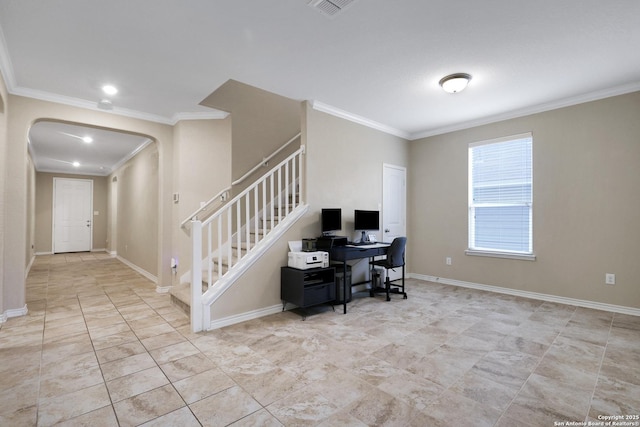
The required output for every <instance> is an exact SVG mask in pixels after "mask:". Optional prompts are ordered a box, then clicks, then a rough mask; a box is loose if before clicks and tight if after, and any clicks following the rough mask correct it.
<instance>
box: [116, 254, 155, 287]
mask: <svg viewBox="0 0 640 427" xmlns="http://www.w3.org/2000/svg"><path fill="white" fill-rule="evenodd" d="M116 259H117V260H118V261H120V262H121V263H123V264H125V265H127V266H129V267H131V268H132V269H133V270H135V271H137V272H138V273H140V274H142V275H143V276H144V277H146V278H147V279H149V280H151V281H152V282H153V283H155V284H158V278H157V277H156V276H154V275H153V274H151V273H149V272H148V271H146V270H143V269H142V268H140V267H138V266H137V265H135V264H134V263H132V262H130V261H127V260H126V259H124V258H122V257H121V256H118V255H116Z"/></svg>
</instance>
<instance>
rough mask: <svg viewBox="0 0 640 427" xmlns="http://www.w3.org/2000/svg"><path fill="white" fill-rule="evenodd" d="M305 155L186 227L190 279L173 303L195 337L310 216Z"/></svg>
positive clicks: (298, 153) (176, 292)
mask: <svg viewBox="0 0 640 427" xmlns="http://www.w3.org/2000/svg"><path fill="white" fill-rule="evenodd" d="M297 137H299V135H298V136H297ZM294 138H296V137H294ZM292 140H293V139H292ZM292 140H290V141H289V142H288V143H290V142H291V141H292ZM288 143H287V144H288ZM285 145H286V144H285ZM283 147H284V146H283ZM281 149H282V148H281ZM276 153H277V152H276ZM276 153H274V154H273V155H272V156H274V155H275V154H276ZM303 154H304V146H300V148H299V149H298V150H296V151H295V152H294V153H292V154H291V155H290V156H288V157H287V158H286V159H284V160H283V161H282V162H280V163H279V164H278V165H276V166H274V167H273V168H272V169H271V170H270V171H269V172H267V173H265V174H264V175H263V176H262V177H260V178H259V179H258V180H256V181H255V182H254V183H253V184H251V185H250V186H249V187H247V188H246V189H245V190H243V191H242V192H241V193H240V194H238V195H237V196H235V197H234V198H233V199H232V200H230V201H228V202H226V203H225V204H224V205H223V206H222V207H220V208H219V209H218V210H217V211H215V212H214V213H213V214H211V215H210V216H209V217H208V218H207V219H206V220H204V221H200V220H199V219H198V218H197V215H194V216H193V218H192V219H191V221H190V222H189V221H186V223H189V224H190V225H191V243H192V245H191V246H192V265H191V279H190V282H189V283H184V284H181V285H179V286H175V287H174V288H173V289H172V290H171V299H172V301H173V302H174V303H175V304H176V305H177V306H179V307H181V308H182V309H183V310H185V311H186V312H187V313H188V314H189V315H190V317H191V329H192V330H193V332H199V331H202V330H208V329H209V328H210V324H211V305H212V304H213V303H214V302H215V301H216V300H217V299H218V298H220V296H222V295H223V294H224V292H225V291H226V290H227V289H229V288H230V287H231V286H232V285H233V283H235V282H236V281H237V280H238V278H240V277H241V276H242V274H243V273H244V272H245V271H247V270H248V269H249V268H250V267H251V265H253V264H254V263H255V262H256V261H257V260H258V259H259V258H260V257H261V256H262V255H263V254H264V253H265V252H266V251H267V250H268V249H269V248H270V247H271V246H272V245H273V244H274V243H276V242H277V241H278V240H279V238H280V237H281V236H282V235H283V234H284V233H285V232H286V231H287V230H288V229H289V228H290V227H291V226H292V225H293V224H294V223H295V222H296V221H297V220H298V219H299V218H300V217H302V216H303V215H304V213H305V212H306V211H307V209H308V206H307V205H306V204H305V203H303V202H302V201H301V196H300V189H301V188H304V186H303V185H302V184H303V183H302V177H303V174H302V173H301V170H302V158H303ZM265 160H266V159H265ZM264 163H266V161H263V162H262V163H261V164H260V165H259V166H262V164H264ZM250 172H251V171H250ZM248 174H249V173H248ZM245 176H246V175H245ZM197 212H199V211H197ZM186 223H185V222H183V225H184V224H186ZM192 284H197V285H196V286H192Z"/></svg>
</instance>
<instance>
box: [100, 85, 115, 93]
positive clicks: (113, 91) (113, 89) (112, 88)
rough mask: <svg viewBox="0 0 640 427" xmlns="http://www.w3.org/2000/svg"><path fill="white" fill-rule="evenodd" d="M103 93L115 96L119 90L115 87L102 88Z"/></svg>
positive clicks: (105, 86)
mask: <svg viewBox="0 0 640 427" xmlns="http://www.w3.org/2000/svg"><path fill="white" fill-rule="evenodd" d="M102 91H103V92H104V93H106V94H107V95H115V94H116V93H118V89H117V88H116V87H115V86H113V85H104V86H102Z"/></svg>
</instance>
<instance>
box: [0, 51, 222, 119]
mask: <svg viewBox="0 0 640 427" xmlns="http://www.w3.org/2000/svg"><path fill="white" fill-rule="evenodd" d="M0 66H2V67H3V68H4V67H5V64H1V63H0ZM3 74H4V73H3ZM7 86H8V91H9V93H10V94H12V95H16V96H23V97H25V98H32V99H38V100H40V101H48V102H53V103H56V104H63V105H69V106H71V107H77V108H83V109H87V110H93V111H99V112H102V113H107V114H109V113H110V114H115V115H119V116H124V117H129V118H132V119H139V120H146V121H149V122H154V123H160V124H165V125H170V126H173V125H175V124H176V123H178V122H179V121H180V120H211V119H214V120H219V119H224V118H226V117H227V116H228V115H229V113H225V112H223V111H217V110H216V111H211V112H209V111H202V112H184V113H176V114H174V115H173V117H171V118H169V117H164V116H160V115H157V114H151V113H145V112H142V111H137V110H131V109H128V108H120V107H114V108H113V110H103V109H102V108H98V104H97V103H96V102H91V101H87V100H84V99H79V98H73V97H70V96H64V95H58V94H54V93H51V92H45V91H40V90H35V89H29V88H24V87H12V85H9V84H8V85H7Z"/></svg>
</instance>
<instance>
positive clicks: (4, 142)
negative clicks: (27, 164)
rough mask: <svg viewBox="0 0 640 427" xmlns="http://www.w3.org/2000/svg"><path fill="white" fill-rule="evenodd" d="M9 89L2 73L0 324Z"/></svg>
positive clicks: (0, 106) (3, 295) (3, 289)
mask: <svg viewBox="0 0 640 427" xmlns="http://www.w3.org/2000/svg"><path fill="white" fill-rule="evenodd" d="M7 110H8V105H7V88H6V86H5V84H4V79H3V76H2V73H0V265H1V266H2V271H0V322H1V321H2V319H3V318H4V314H5V310H6V308H7V306H6V303H5V301H6V298H5V292H9V290H10V287H9V286H7V287H5V286H4V278H5V268H4V265H5V262H6V261H5V258H4V245H5V238H6V234H5V224H6V222H5V206H6V204H5V193H6V188H5V186H6V182H7V176H6V162H7V157H8V156H7Z"/></svg>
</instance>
